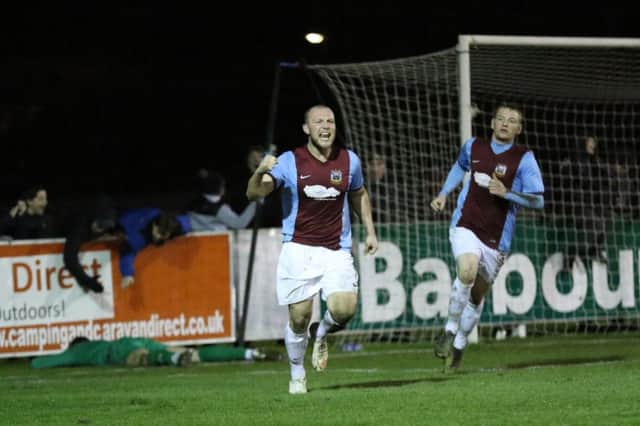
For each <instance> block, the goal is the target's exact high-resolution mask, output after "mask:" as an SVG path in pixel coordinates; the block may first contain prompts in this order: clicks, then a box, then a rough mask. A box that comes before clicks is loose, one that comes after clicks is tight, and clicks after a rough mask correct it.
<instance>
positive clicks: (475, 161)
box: [472, 160, 480, 163]
mask: <svg viewBox="0 0 640 426" xmlns="http://www.w3.org/2000/svg"><path fill="white" fill-rule="evenodd" d="M479 162H480V160H473V161H472V163H479Z"/></svg>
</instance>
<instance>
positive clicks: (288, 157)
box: [268, 151, 295, 189]
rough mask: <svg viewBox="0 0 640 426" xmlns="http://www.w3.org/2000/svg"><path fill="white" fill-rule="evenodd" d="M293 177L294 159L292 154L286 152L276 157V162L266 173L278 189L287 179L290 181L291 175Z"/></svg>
mask: <svg viewBox="0 0 640 426" xmlns="http://www.w3.org/2000/svg"><path fill="white" fill-rule="evenodd" d="M292 173H293V176H295V159H294V157H293V152H291V151H287V152H284V153H282V154H280V155H279V156H278V162H277V163H276V165H275V166H273V168H272V169H271V170H270V171H269V172H268V174H269V176H271V177H272V178H273V181H274V182H275V188H276V189H278V188H280V187H281V186H282V185H284V183H285V181H286V180H287V178H289V179H290V176H291V174H292Z"/></svg>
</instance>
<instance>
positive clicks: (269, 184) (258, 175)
mask: <svg viewBox="0 0 640 426" xmlns="http://www.w3.org/2000/svg"><path fill="white" fill-rule="evenodd" d="M277 163H278V159H277V158H276V157H274V156H273V155H266V156H265V157H264V158H263V159H262V161H261V162H260V165H259V166H258V168H257V169H256V171H255V172H253V174H252V175H251V177H250V178H249V182H248V183H247V198H248V199H249V200H251V201H255V200H258V199H260V198H263V197H266V196H267V195H269V194H271V192H272V191H273V190H274V188H275V183H274V181H273V178H272V177H271V176H270V175H268V174H267V173H268V172H269V171H271V169H272V168H273V166H275V165H276V164H277Z"/></svg>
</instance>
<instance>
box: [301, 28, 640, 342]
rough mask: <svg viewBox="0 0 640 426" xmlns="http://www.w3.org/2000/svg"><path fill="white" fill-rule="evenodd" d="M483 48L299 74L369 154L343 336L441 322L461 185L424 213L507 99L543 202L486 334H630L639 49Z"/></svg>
mask: <svg viewBox="0 0 640 426" xmlns="http://www.w3.org/2000/svg"><path fill="white" fill-rule="evenodd" d="M481 38H482V39H483V40H481V42H478V43H476V42H475V39H473V37H471V38H465V40H466V43H462V42H461V43H460V44H459V45H458V46H457V48H452V49H449V50H445V51H441V52H437V53H433V54H429V55H424V56H418V57H411V58H403V59H397V60H390V61H383V62H369V63H354V64H338V65H314V66H310V67H309V69H310V70H311V72H313V73H314V74H315V75H317V76H318V77H319V78H320V79H321V81H322V82H323V83H325V84H326V87H327V88H328V89H329V91H330V93H331V95H332V96H333V97H334V98H335V99H334V100H335V102H336V104H337V106H338V110H339V111H338V113H339V117H340V119H341V121H342V122H341V123H340V125H341V126H342V129H343V130H344V132H345V139H346V141H345V142H346V144H347V146H349V147H350V148H352V149H353V150H354V151H356V152H357V153H358V154H359V155H360V157H361V158H362V160H363V165H364V168H365V178H366V185H367V188H368V189H369V192H370V195H371V198H372V203H373V208H374V220H375V221H376V225H377V229H378V234H379V235H378V236H379V240H380V250H379V252H378V254H377V255H376V256H375V257H370V256H364V255H363V254H362V248H361V247H362V246H360V249H359V252H358V255H357V259H358V263H359V270H360V274H361V293H360V294H361V298H360V301H361V304H360V306H359V310H358V314H357V317H356V318H354V320H352V322H351V324H350V329H349V330H347V334H349V332H351V334H361V335H365V336H367V337H368V338H372V337H373V338H376V337H379V338H388V337H390V336H394V337H397V336H402V335H405V334H407V335H409V333H410V334H411V335H415V334H416V333H415V332H418V333H417V334H418V335H419V334H420V333H423V332H426V333H431V332H432V331H433V330H434V329H436V328H439V327H440V326H442V325H443V323H444V319H445V317H446V310H447V300H448V293H449V288H450V286H451V282H452V280H453V279H454V278H455V267H454V259H453V258H452V256H451V251H450V245H449V241H448V227H449V220H450V217H451V213H452V211H453V208H454V207H455V204H456V199H457V195H458V191H455V192H454V193H452V194H450V195H449V197H448V199H447V206H446V207H447V208H446V211H445V212H444V213H443V214H434V213H432V212H431V210H430V208H429V203H430V200H431V199H432V198H433V197H434V196H435V195H437V193H438V191H439V190H440V188H441V185H442V183H443V182H444V179H445V177H446V175H447V173H448V171H449V169H450V167H451V165H452V164H453V163H454V161H455V160H456V157H457V154H458V151H459V147H460V145H461V142H462V141H463V140H464V139H466V137H468V136H469V135H471V134H472V135H474V136H476V135H478V136H485V137H490V136H491V129H490V127H489V125H490V121H491V117H492V115H493V111H494V109H495V108H496V107H497V106H498V105H499V104H500V103H502V102H504V101H507V102H509V103H515V104H517V105H518V106H520V108H521V110H522V112H523V115H524V130H523V133H522V134H521V135H520V136H519V137H518V139H517V143H519V144H524V145H526V146H528V147H530V148H531V149H532V150H533V151H534V153H535V155H536V158H537V160H538V162H539V164H540V167H541V169H542V173H543V180H544V183H545V187H546V192H545V202H546V204H545V208H544V210H543V211H532V210H524V209H523V210H521V211H520V213H519V215H518V220H517V231H516V235H515V238H514V244H513V246H512V251H511V253H510V256H509V258H508V260H507V262H506V263H505V265H504V267H503V268H502V271H501V273H500V275H499V276H498V278H497V279H496V281H495V283H494V286H493V289H492V291H491V292H490V293H489V296H488V298H487V301H486V304H485V308H484V313H483V315H482V318H481V324H480V331H481V333H485V334H486V333H487V332H488V331H489V330H490V331H493V332H495V331H502V330H500V329H507V330H510V329H512V328H513V327H515V326H516V325H519V324H526V325H527V329H528V332H529V333H532V332H545V333H546V332H569V331H594V330H599V331H607V330H621V329H630V328H637V326H638V324H639V320H638V318H639V309H638V308H639V307H640V302H639V297H640V294H639V293H640V292H639V285H638V282H639V280H638V274H637V271H638V260H639V258H640V252H639V250H638V249H639V248H640V226H639V224H640V222H639V218H640V209H639V204H638V195H639V189H640V188H638V183H639V173H638V172H639V165H638V164H639V163H640V162H639V161H638V153H637V150H639V149H640V145H639V144H640V72H638V71H639V70H640V39H638V40H633V39H624V40H617V41H616V40H610V39H609V40H607V39H604V40H594V39H554V38H540V39H536V38H533V39H532V38H523V37H513V38H507V37H498V38H495V39H493V38H492V37H489V36H487V37H481ZM461 40H463V38H462V37H461ZM469 40H470V42H469ZM505 40H506V42H505ZM520 41H521V42H522V43H519V42H520ZM608 42H611V43H608ZM592 145H595V148H593V150H594V151H595V152H594V153H593V154H591V153H590V151H591V150H592ZM458 189H459V188H458ZM357 229H358V230H359V232H356V234H357V235H356V239H359V241H360V242H361V241H363V235H362V229H361V228H357ZM520 329H521V328H520Z"/></svg>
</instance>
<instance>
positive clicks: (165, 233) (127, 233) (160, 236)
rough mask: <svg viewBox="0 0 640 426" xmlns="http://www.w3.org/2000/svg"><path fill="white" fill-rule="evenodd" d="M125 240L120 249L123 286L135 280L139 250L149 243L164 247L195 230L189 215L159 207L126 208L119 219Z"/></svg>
mask: <svg viewBox="0 0 640 426" xmlns="http://www.w3.org/2000/svg"><path fill="white" fill-rule="evenodd" d="M118 227H119V228H120V230H121V231H122V232H123V234H124V235H123V236H124V241H123V242H122V247H121V249H120V274H121V275H122V281H121V283H120V285H121V287H123V288H126V287H129V286H130V285H132V284H133V283H134V282H135V279H134V261H135V257H136V255H137V254H138V252H139V251H140V250H142V249H143V248H145V247H146V246H148V245H151V244H153V245H155V246H161V245H163V244H164V243H165V242H167V241H169V240H171V239H173V238H175V237H177V236H180V235H184V234H187V233H189V232H191V231H192V229H191V221H190V220H189V217H188V216H187V215H175V214H170V213H168V212H165V211H163V210H160V209H157V208H143V209H132V210H127V211H125V212H124V213H123V214H122V215H121V216H120V218H119V220H118Z"/></svg>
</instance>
